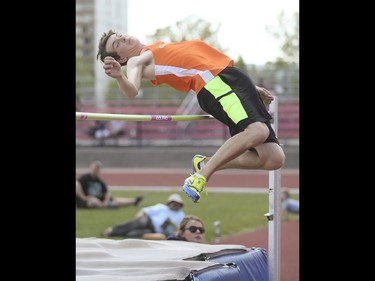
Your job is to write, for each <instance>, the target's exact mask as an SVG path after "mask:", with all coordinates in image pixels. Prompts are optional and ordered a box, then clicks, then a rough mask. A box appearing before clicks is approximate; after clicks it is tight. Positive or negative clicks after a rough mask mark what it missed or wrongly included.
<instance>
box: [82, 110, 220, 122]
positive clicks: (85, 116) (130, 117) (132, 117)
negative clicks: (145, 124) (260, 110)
mask: <svg viewBox="0 0 375 281" xmlns="http://www.w3.org/2000/svg"><path fill="white" fill-rule="evenodd" d="M76 119H79V120H124V121H195V120H199V121H202V120H211V119H214V117H212V116H211V115H138V114H110V113H91V112H76Z"/></svg>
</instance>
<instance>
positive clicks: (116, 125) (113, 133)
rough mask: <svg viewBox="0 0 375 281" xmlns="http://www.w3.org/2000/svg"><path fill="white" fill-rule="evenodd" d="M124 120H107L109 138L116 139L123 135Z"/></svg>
mask: <svg viewBox="0 0 375 281" xmlns="http://www.w3.org/2000/svg"><path fill="white" fill-rule="evenodd" d="M124 126H125V121H121V120H110V121H109V136H108V137H110V138H114V139H117V138H119V137H121V136H124V135H125V127H124Z"/></svg>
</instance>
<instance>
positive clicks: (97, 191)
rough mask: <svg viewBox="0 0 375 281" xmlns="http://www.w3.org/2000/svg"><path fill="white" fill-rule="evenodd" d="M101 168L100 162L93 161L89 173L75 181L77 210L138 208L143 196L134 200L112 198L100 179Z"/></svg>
mask: <svg viewBox="0 0 375 281" xmlns="http://www.w3.org/2000/svg"><path fill="white" fill-rule="evenodd" d="M101 167H102V163H101V162H100V161H93V162H92V163H91V164H90V172H89V173H86V174H83V175H81V176H80V177H79V178H78V179H77V180H76V205H77V208H118V207H125V206H136V207H138V206H139V204H140V203H141V202H142V200H143V199H144V196H137V197H135V198H126V197H113V196H112V193H111V192H110V190H108V187H107V184H106V183H105V182H104V181H103V180H102V179H101V178H100V169H101Z"/></svg>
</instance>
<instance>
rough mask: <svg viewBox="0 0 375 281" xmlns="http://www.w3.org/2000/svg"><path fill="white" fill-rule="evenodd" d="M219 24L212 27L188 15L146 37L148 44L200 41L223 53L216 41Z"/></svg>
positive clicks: (208, 23)
mask: <svg viewBox="0 0 375 281" xmlns="http://www.w3.org/2000/svg"><path fill="white" fill-rule="evenodd" d="M220 26H221V24H218V25H217V26H213V25H212V24H211V23H210V22H207V21H205V20H203V19H201V18H199V17H197V16H195V15H190V16H188V17H186V18H185V19H183V20H181V21H177V22H176V24H174V25H173V26H167V27H164V28H158V29H156V31H155V34H154V35H149V36H147V41H148V42H149V43H154V42H157V41H168V42H181V41H186V40H192V39H197V38H199V39H201V40H202V41H204V42H206V43H207V44H209V45H211V46H213V47H215V48H217V49H218V50H220V51H223V52H225V51H226V49H224V48H223V47H222V46H221V45H220V43H219V42H218V39H217V33H218V31H219V29H220Z"/></svg>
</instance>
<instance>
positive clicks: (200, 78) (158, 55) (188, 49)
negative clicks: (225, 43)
mask: <svg viewBox="0 0 375 281" xmlns="http://www.w3.org/2000/svg"><path fill="white" fill-rule="evenodd" d="M145 49H146V50H151V51H152V53H153V55H154V60H155V76H156V79H155V80H151V83H152V84H153V85H154V86H157V85H160V84H167V85H169V86H171V87H172V88H174V89H176V90H178V91H181V92H188V91H189V90H193V91H194V92H195V93H196V94H198V93H199V91H200V90H201V89H202V88H203V86H204V85H206V84H207V83H208V82H209V81H211V80H212V79H213V78H214V77H215V76H216V75H217V74H218V73H220V72H221V71H222V70H223V69H224V68H226V67H227V66H233V60H232V59H231V58H230V57H228V56H226V55H224V54H223V53H221V52H220V51H218V50H217V49H215V48H213V47H211V46H210V45H207V44H206V43H205V42H203V41H202V40H199V39H195V40H191V41H184V42H178V43H165V42H163V41H160V42H157V43H155V44H153V45H149V46H146V47H145Z"/></svg>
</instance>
